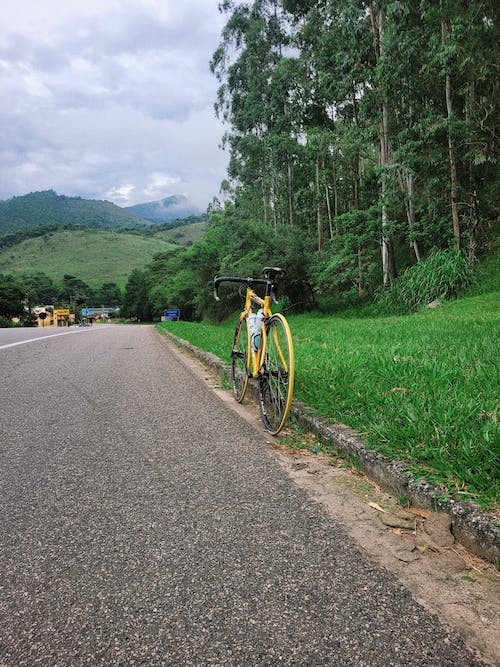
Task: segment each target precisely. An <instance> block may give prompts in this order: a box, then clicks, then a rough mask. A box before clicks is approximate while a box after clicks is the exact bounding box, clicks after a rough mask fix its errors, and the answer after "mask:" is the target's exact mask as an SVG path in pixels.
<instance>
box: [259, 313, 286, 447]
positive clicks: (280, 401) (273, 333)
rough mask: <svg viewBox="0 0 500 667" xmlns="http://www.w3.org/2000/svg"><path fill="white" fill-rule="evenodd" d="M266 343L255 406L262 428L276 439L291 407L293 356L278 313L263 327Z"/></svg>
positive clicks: (284, 322)
mask: <svg viewBox="0 0 500 667" xmlns="http://www.w3.org/2000/svg"><path fill="white" fill-rule="evenodd" d="M266 332H267V336H266V339H267V343H266V354H265V359H264V364H263V368H262V374H261V376H260V378H259V405H260V413H261V416H262V421H263V422H264V426H265V427H266V429H267V430H268V431H270V433H272V434H273V435H277V434H278V433H279V432H280V431H281V429H282V428H283V426H284V424H285V422H286V420H287V417H288V414H289V412H290V406H291V403H292V395H293V382H294V356H293V343H292V335H291V333H290V328H289V326H288V322H287V321H286V319H285V318H284V317H283V315H281V314H280V313H278V314H277V315H273V316H272V317H271V319H270V320H269V322H268V323H267V324H266Z"/></svg>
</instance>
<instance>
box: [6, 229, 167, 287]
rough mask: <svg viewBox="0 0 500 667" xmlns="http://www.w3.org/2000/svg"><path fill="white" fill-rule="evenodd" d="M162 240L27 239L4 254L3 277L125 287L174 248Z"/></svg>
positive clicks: (63, 235)
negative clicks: (36, 275) (69, 278)
mask: <svg viewBox="0 0 500 667" xmlns="http://www.w3.org/2000/svg"><path fill="white" fill-rule="evenodd" d="M171 247H172V244H171V243H169V242H167V241H164V240H162V239H155V238H148V237H143V236H138V235H135V234H126V233H119V234H118V233H115V232H107V231H97V230H91V229H78V230H61V231H57V232H52V233H49V234H46V235H45V236H40V237H37V238H32V239H27V240H25V241H22V242H21V243H18V244H17V245H15V246H12V247H9V248H5V249H4V250H2V251H0V266H1V267H2V273H12V274H14V275H16V274H22V273H30V272H33V271H43V272H44V273H45V274H47V275H48V276H49V277H50V278H52V280H54V281H55V282H58V283H60V282H62V279H63V276H64V274H65V273H66V274H70V275H74V276H77V277H78V278H80V280H83V281H85V282H86V283H88V284H89V285H93V286H97V285H100V284H102V283H104V282H116V283H117V284H118V285H120V286H121V287H123V286H124V285H125V283H126V282H127V280H128V277H129V275H130V273H131V272H132V270H133V269H135V268H142V267H143V266H144V265H145V264H146V263H147V262H149V261H150V260H151V258H152V257H153V255H154V254H155V253H157V252H162V251H164V250H167V249H168V248H171Z"/></svg>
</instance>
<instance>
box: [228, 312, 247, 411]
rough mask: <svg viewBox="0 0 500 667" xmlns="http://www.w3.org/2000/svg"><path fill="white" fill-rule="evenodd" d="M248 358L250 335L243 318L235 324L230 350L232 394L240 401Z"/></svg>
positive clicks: (242, 397)
mask: <svg viewBox="0 0 500 667" xmlns="http://www.w3.org/2000/svg"><path fill="white" fill-rule="evenodd" d="M249 358H250V336H249V334H248V322H247V319H246V318H244V319H242V320H240V321H239V322H238V324H237V325H236V331H235V332H234V341H233V349H232V351H231V384H232V387H233V396H234V398H235V399H236V400H237V401H238V403H241V401H242V400H243V399H244V397H245V394H246V392H247V387H248V360H249Z"/></svg>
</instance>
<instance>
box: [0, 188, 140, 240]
mask: <svg viewBox="0 0 500 667" xmlns="http://www.w3.org/2000/svg"><path fill="white" fill-rule="evenodd" d="M149 224H150V223H149V222H147V221H146V220H142V219H141V218H139V217H138V216H137V215H134V214H133V213H131V212H130V211H127V210H126V209H123V208H121V207H120V206H115V204H112V203H111V202H109V201H99V200H95V199H82V198H81V197H66V196H65V195H58V194H57V192H55V191H54V190H45V191H43V192H31V193H30V194H28V195H23V196H20V197H13V198H12V199H7V200H6V201H0V235H3V234H11V233H14V232H18V231H24V230H26V229H30V228H33V227H39V226H42V225H43V226H45V225H71V226H72V225H75V226H82V227H88V228H89V229H103V230H117V229H134V228H135V229H140V228H142V229H143V228H144V227H147V226H148V225H149Z"/></svg>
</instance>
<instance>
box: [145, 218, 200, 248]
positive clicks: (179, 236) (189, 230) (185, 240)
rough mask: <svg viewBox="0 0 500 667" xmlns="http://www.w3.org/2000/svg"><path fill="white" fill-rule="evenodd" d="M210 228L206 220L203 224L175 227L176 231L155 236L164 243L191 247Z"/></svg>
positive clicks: (159, 233) (165, 231)
mask: <svg viewBox="0 0 500 667" xmlns="http://www.w3.org/2000/svg"><path fill="white" fill-rule="evenodd" d="M207 227H208V222H207V221H206V220H204V221H202V222H194V223H192V224H188V225H183V226H182V227H175V228H174V229H166V230H163V231H161V232H158V233H157V234H155V235H154V238H156V239H162V240H164V241H171V242H172V243H177V244H179V245H183V246H190V245H192V244H193V243H194V242H195V241H197V240H198V239H199V238H200V236H202V235H203V234H204V233H205V231H206V229H207Z"/></svg>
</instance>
